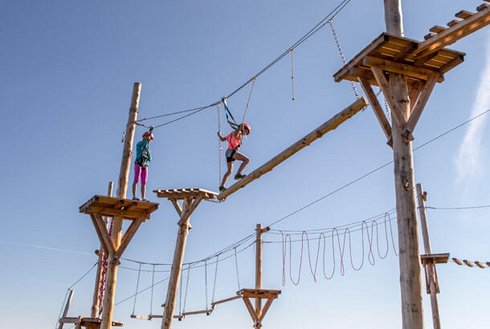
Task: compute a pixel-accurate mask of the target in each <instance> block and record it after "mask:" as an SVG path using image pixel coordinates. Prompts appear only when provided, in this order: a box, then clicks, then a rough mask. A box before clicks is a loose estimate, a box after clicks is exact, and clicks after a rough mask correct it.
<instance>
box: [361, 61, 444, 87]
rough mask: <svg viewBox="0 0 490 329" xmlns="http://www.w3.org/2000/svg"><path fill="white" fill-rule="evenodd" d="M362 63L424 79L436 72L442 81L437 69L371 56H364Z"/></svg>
mask: <svg viewBox="0 0 490 329" xmlns="http://www.w3.org/2000/svg"><path fill="white" fill-rule="evenodd" d="M362 63H363V65H365V66H376V67H378V68H380V69H381V70H383V71H385V72H391V73H398V74H401V75H403V76H406V77H410V78H414V79H418V80H424V81H426V80H429V79H430V78H431V77H433V76H434V75H435V74H437V77H438V78H439V79H440V80H439V81H438V82H442V81H443V79H442V76H441V75H439V74H438V72H437V71H433V70H429V69H426V68H423V67H417V66H414V65H409V64H406V63H397V62H394V61H390V60H387V59H382V58H378V57H373V56H366V57H364V58H363V60H362Z"/></svg>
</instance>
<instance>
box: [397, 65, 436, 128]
mask: <svg viewBox="0 0 490 329" xmlns="http://www.w3.org/2000/svg"><path fill="white" fill-rule="evenodd" d="M438 79H439V75H438V74H435V75H433V76H432V77H431V78H430V79H429V80H428V81H427V82H426V83H425V84H424V87H423V89H422V92H421V93H420V95H419V97H417V101H415V102H414V104H413V106H412V112H411V113H410V118H409V119H408V122H407V125H406V126H405V129H404V130H403V133H404V134H406V137H411V135H412V133H413V131H414V129H415V126H416V125H417V122H418V121H419V119H420V116H421V115H422V111H423V110H424V107H425V104H427V101H428V100H429V97H430V94H431V93H432V90H433V89H434V86H435V84H436V82H437V80H438ZM412 138H413V137H412Z"/></svg>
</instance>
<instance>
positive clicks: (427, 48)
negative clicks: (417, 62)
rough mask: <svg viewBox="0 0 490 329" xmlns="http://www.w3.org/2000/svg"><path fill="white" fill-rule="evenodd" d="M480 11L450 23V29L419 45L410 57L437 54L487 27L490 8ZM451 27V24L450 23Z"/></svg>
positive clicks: (486, 6)
mask: <svg viewBox="0 0 490 329" xmlns="http://www.w3.org/2000/svg"><path fill="white" fill-rule="evenodd" d="M484 6H485V7H482V9H481V10H480V11H478V12H477V13H476V14H473V15H472V16H470V17H468V18H466V19H463V20H461V21H455V22H452V23H451V22H450V23H451V24H450V27H449V28H448V29H446V30H444V31H442V32H440V33H439V34H437V35H436V36H435V37H433V38H430V39H428V40H426V41H423V42H421V43H419V45H418V47H417V49H416V50H415V51H413V52H412V54H411V55H410V57H424V56H426V55H428V54H430V53H433V52H436V51H438V50H440V49H442V48H444V47H446V46H448V45H450V44H453V43H455V42H456V41H458V40H459V39H462V38H464V37H465V36H467V35H469V34H471V33H473V32H475V31H477V30H479V29H481V28H483V27H485V26H487V25H488V24H489V23H490V6H489V5H486V4H484ZM448 25H449V23H448Z"/></svg>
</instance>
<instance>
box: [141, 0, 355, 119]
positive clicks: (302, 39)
mask: <svg viewBox="0 0 490 329" xmlns="http://www.w3.org/2000/svg"><path fill="white" fill-rule="evenodd" d="M350 1H351V0H343V1H341V2H340V3H339V4H338V5H337V6H336V7H335V8H334V9H333V10H332V11H331V12H330V13H328V14H327V15H326V16H325V17H324V18H323V19H322V20H321V21H320V22H318V23H317V24H316V25H315V26H314V27H313V28H311V29H310V30H308V32H306V33H305V34H304V35H303V36H302V37H300V38H299V39H298V40H297V41H296V42H294V43H293V44H292V45H291V46H290V47H288V49H287V50H285V51H284V52H282V53H281V54H280V55H279V56H278V57H276V58H275V59H274V60H272V62H270V63H269V64H267V65H266V66H265V67H263V68H262V69H261V70H259V72H257V73H256V74H254V75H253V76H252V78H250V79H248V80H247V81H246V82H245V83H243V84H242V85H240V86H239V87H238V88H236V89H235V90H233V91H232V92H230V93H229V94H228V96H226V98H230V97H232V96H233V95H235V94H236V93H238V92H239V91H241V90H242V89H243V88H245V87H246V86H248V85H249V84H250V83H254V82H255V79H256V78H258V77H259V76H261V75H262V74H263V73H265V72H266V71H268V70H269V69H270V68H271V67H272V66H274V65H275V64H277V63H278V62H279V61H280V60H282V59H283V58H284V57H286V56H287V55H288V54H289V52H290V50H294V49H296V48H297V47H299V46H300V45H301V44H303V43H304V42H305V41H306V40H308V39H309V38H311V37H312V36H313V35H314V34H316V33H317V32H318V31H319V30H321V29H322V28H323V27H325V25H326V24H328V22H329V21H331V20H333V19H334V18H335V16H337V15H338V14H339V13H340V12H341V11H342V10H343V9H344V8H345V7H346V6H347V4H348V3H349V2H350ZM220 102H221V100H219V101H216V102H213V103H212V104H209V105H206V106H201V107H196V108H192V109H187V110H182V111H176V112H172V113H167V114H162V115H157V116H153V117H148V118H142V119H139V120H137V121H136V122H135V124H137V125H139V126H142V127H146V128H149V126H146V125H144V124H142V123H141V122H143V121H147V120H153V119H158V118H162V117H167V116H171V115H176V114H182V113H187V114H186V115H183V116H181V117H179V118H177V119H174V120H171V121H168V122H165V123H163V124H160V125H155V126H154V128H159V127H162V126H166V125H169V124H171V123H174V122H176V121H179V120H182V119H184V118H187V117H189V116H191V115H194V114H197V113H199V112H201V111H204V110H206V109H208V108H210V107H213V106H216V105H217V104H219V103H220Z"/></svg>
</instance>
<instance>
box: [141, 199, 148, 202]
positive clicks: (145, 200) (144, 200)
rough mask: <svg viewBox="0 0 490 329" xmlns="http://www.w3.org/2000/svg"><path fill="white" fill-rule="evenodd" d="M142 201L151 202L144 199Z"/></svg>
mask: <svg viewBox="0 0 490 329" xmlns="http://www.w3.org/2000/svg"><path fill="white" fill-rule="evenodd" d="M141 201H143V202H150V200H148V199H143V200H141Z"/></svg>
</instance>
